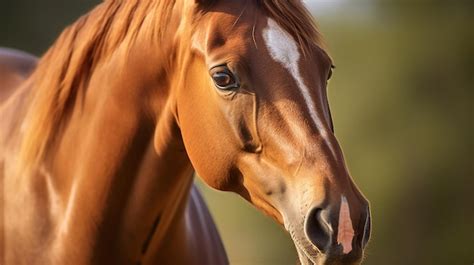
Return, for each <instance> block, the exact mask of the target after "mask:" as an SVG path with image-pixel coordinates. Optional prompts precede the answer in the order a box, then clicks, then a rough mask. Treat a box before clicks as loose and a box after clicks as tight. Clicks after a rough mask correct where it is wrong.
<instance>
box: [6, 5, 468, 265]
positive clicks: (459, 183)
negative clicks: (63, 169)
mask: <svg viewBox="0 0 474 265" xmlns="http://www.w3.org/2000/svg"><path fill="white" fill-rule="evenodd" d="M97 2H98V1H91V0H81V1H79V0H70V1H64V0H42V1H38V0H35V1H33V0H30V1H26V0H2V1H1V2H0V46H8V47H16V48H19V49H22V50H26V51H29V52H31V53H34V54H36V55H41V54H42V53H43V52H44V51H45V50H46V49H47V47H49V46H50V45H51V43H52V41H53V40H54V39H55V38H56V36H57V35H58V34H59V33H60V31H61V30H62V29H63V28H64V27H65V26H66V25H67V24H69V23H71V22H73V21H74V20H75V19H76V18H77V17H78V16H79V15H80V14H83V13H84V12H86V11H87V10H88V9H90V7H91V6H93V5H95V4H96V3H97ZM305 2H306V3H307V4H308V5H309V7H310V9H311V11H312V12H313V14H314V15H315V17H316V20H317V22H318V24H319V25H320V28H321V31H322V32H323V34H324V36H325V38H326V42H327V44H328V47H329V50H330V53H331V55H332V57H333V58H334V60H335V64H336V66H337V68H336V71H335V74H334V76H333V79H332V80H331V82H330V87H329V95H330V103H331V108H332V112H333V118H334V123H335V129H336V135H337V137H338V139H339V141H340V143H341V145H342V147H343V149H344V151H345V155H346V159H347V163H348V166H349V168H350V170H351V173H352V175H353V177H354V180H355V181H356V183H357V184H358V186H359V187H360V188H361V189H362V191H363V192H364V194H365V195H366V196H367V197H368V198H369V200H370V201H371V205H372V214H373V228H374V230H373V237H372V240H371V242H370V246H369V249H368V250H367V259H366V262H365V264H372V265H380V264H383V265H404V264H414V265H425V264H426V265H433V264H434V265H437V264H439V265H446V264H449V265H450V264H459V265H470V264H473V263H474V206H473V204H474V167H473V157H474V146H473V142H474V141H473V137H474V134H473V123H474V120H473V110H474V109H473V99H474V98H473V89H474V87H473V84H474V2H472V1H471V0H454V1H447V0H443V1H441V0H398V1H397V0H386V1H384V0H320V1H311V0H308V1H305ZM201 187H202V190H203V191H204V193H205V195H206V199H207V202H208V204H209V206H210V208H211V211H212V212H213V215H214V217H215V220H216V222H217V224H218V227H219V229H220V232H221V234H222V236H223V239H224V243H225V245H226V248H227V251H228V254H229V256H230V259H231V264H238V265H254V264H255V265H259V264H261V265H266V264H277V265H278V264H281V265H286V264H295V260H296V255H295V251H294V248H293V246H292V244H291V241H290V240H289V238H288V236H287V235H286V234H285V233H284V232H283V230H282V229H281V228H280V227H278V226H277V225H276V224H274V223H273V221H271V220H270V219H269V218H267V217H264V216H263V215H261V214H260V213H259V212H257V211H256V210H254V209H253V208H252V207H250V206H249V205H248V204H247V203H246V202H244V201H243V200H242V199H240V198H239V197H237V196H236V195H233V194H227V193H222V192H216V191H212V190H210V189H208V188H206V187H204V186H202V185H201Z"/></svg>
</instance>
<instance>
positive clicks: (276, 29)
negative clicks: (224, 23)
mask: <svg viewBox="0 0 474 265" xmlns="http://www.w3.org/2000/svg"><path fill="white" fill-rule="evenodd" d="M263 39H264V40H265V45H266V46H267V48H268V50H269V51H270V56H271V57H272V58H273V59H274V60H275V61H277V62H279V63H281V64H282V65H283V67H285V69H286V70H288V71H289V72H290V74H291V76H292V77H293V79H294V80H295V81H296V84H297V85H298V87H299V88H300V90H301V93H302V94H303V98H304V101H305V103H306V106H307V108H308V111H309V114H310V116H311V119H312V120H313V122H314V124H316V126H317V127H318V128H320V130H321V131H320V133H321V136H322V138H323V139H325V140H326V143H327V145H328V147H329V148H330V149H331V152H332V154H333V155H334V156H335V155H336V154H335V151H334V148H333V146H332V144H331V143H330V142H329V141H328V140H327V138H326V137H327V135H328V132H327V131H326V130H325V129H324V126H323V123H322V122H321V120H320V119H319V118H318V114H317V113H316V106H315V105H314V101H313V100H312V99H311V94H310V90H309V88H308V86H307V85H306V84H305V83H304V79H303V77H302V75H301V70H300V66H299V61H300V58H301V54H300V52H299V49H298V44H297V43H296V41H295V40H294V39H293V37H292V36H291V35H290V34H289V33H288V32H286V31H285V30H284V29H282V28H281V27H280V26H279V25H278V24H277V23H276V22H275V21H274V20H273V19H271V18H269V19H268V26H267V27H266V28H265V29H264V30H263Z"/></svg>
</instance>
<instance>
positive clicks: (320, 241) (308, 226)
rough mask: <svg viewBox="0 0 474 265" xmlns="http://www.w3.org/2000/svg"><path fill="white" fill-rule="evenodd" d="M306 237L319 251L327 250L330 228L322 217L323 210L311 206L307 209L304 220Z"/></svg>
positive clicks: (329, 240)
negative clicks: (310, 208)
mask: <svg viewBox="0 0 474 265" xmlns="http://www.w3.org/2000/svg"><path fill="white" fill-rule="evenodd" d="M305 233H306V237H307V238H308V239H309V241H311V243H312V244H313V245H315V246H316V247H317V248H318V249H319V250H320V251H321V252H323V253H325V252H326V251H327V250H329V248H330V246H331V243H332V234H333V231H332V228H331V226H330V225H329V223H328V222H327V221H326V220H325V218H324V210H323V209H321V208H313V209H312V210H311V211H309V213H308V216H307V217H306V221H305Z"/></svg>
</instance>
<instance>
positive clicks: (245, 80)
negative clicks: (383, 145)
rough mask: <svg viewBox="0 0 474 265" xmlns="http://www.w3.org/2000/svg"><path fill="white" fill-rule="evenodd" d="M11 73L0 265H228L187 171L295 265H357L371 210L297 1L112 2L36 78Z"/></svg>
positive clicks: (63, 42)
mask: <svg viewBox="0 0 474 265" xmlns="http://www.w3.org/2000/svg"><path fill="white" fill-rule="evenodd" d="M0 57H1V58H0V70H1V72H0V76H1V77H2V79H1V80H0V90H1V94H0V95H2V98H1V99H0V100H1V101H0V102H1V105H0V114H1V116H0V117H1V119H0V123H1V127H0V167H1V168H2V171H0V174H1V175H0V180H1V182H0V183H1V186H2V189H1V200H0V201H1V203H0V213H1V215H0V216H1V217H3V218H2V219H1V220H2V221H1V222H0V247H1V248H0V251H1V252H0V263H1V264H15V265H16V264H227V263H228V259H227V257H226V255H225V251H224V248H223V246H222V242H221V240H220V237H219V234H218V232H217V229H216V228H215V225H214V223H213V221H212V218H211V217H210V214H209V213H208V209H207V207H206V206H205V204H204V202H203V200H202V198H201V197H200V195H199V192H198V191H197V190H196V189H195V188H194V187H193V185H192V180H193V177H192V174H193V172H194V171H196V172H197V173H198V174H199V175H200V176H201V177H202V179H203V180H204V181H205V182H206V183H207V184H209V185H210V186H212V187H214V188H216V189H219V190H225V191H233V192H236V193H238V194H239V195H241V196H242V197H243V198H245V199H246V200H248V201H250V202H251V203H252V204H253V205H255V206H256V207H257V208H259V209H261V210H262V211H263V212H265V213H266V214H268V215H269V216H271V217H273V218H274V219H275V220H276V221H277V222H279V223H280V224H282V225H283V226H284V227H285V229H286V230H287V231H288V232H289V233H290V235H291V237H292V239H293V241H294V243H295V246H296V249H297V251H298V255H299V260H300V262H301V263H302V264H359V263H360V262H361V260H362V257H363V250H364V248H365V246H366V244H367V241H368V239H369V234H370V213H369V207H368V202H367V200H366V199H365V198H364V197H363V195H362V194H361V192H360V191H359V190H358V188H357V187H356V186H355V184H354V182H353V181H352V179H351V177H350V175H349V173H348V171H347V169H346V166H345V163H344V159H343V155H342V151H341V149H340V147H339V145H338V143H337V140H336V138H335V136H334V132H333V128H332V120H331V115H330V110H329V106H328V102H327V95H326V87H327V81H328V78H329V77H330V74H331V68H332V61H331V59H330V57H329V56H328V55H327V53H326V52H325V50H324V47H323V45H322V41H321V37H320V34H319V32H318V30H317V28H316V27H315V25H314V23H313V21H312V18H311V16H310V15H309V13H308V12H307V10H306V9H305V8H304V6H303V4H302V3H301V1H298V0H292V1H283V0H269V1H263V0H261V1H250V0H238V1H220V0H214V1H211V0H208V1H205V0H201V1H198V0H196V1H193V0H162V1H158V0H152V1H139V0H127V1H118V0H106V1H104V2H103V3H102V4H100V5H99V6H98V7H96V8H95V9H94V10H92V11H91V12H90V13H88V14H86V15H85V16H83V17H82V18H80V19H79V20H78V21H77V22H75V23H74V24H73V25H71V26H70V27H68V28H67V29H66V30H65V31H64V32H63V33H62V34H61V36H60V37H59V39H58V40H57V41H56V42H55V44H54V45H53V46H52V47H51V48H50V49H49V50H48V52H47V53H46V54H45V55H44V56H43V57H42V58H41V59H40V60H39V62H38V64H37V65H36V61H35V59H34V58H32V57H30V56H27V55H24V54H20V53H18V52H13V51H6V50H3V51H2V52H0Z"/></svg>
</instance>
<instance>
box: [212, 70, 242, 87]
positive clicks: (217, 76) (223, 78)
mask: <svg viewBox="0 0 474 265" xmlns="http://www.w3.org/2000/svg"><path fill="white" fill-rule="evenodd" d="M211 71H212V72H213V73H212V79H213V80H214V84H215V85H216V87H217V88H218V89H220V90H231V89H235V88H238V87H239V84H238V82H237V79H236V78H235V76H234V74H232V72H231V71H230V70H229V69H228V68H227V67H226V66H219V67H216V68H214V69H212V70H211Z"/></svg>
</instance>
